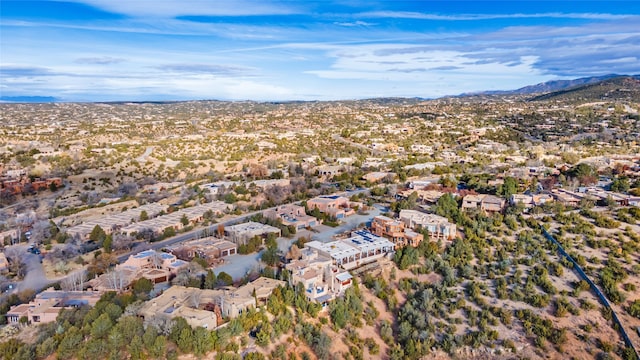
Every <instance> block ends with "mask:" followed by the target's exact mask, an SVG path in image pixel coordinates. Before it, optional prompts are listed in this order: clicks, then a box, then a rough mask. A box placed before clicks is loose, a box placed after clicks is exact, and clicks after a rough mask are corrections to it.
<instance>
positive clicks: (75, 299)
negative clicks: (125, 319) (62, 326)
mask: <svg viewBox="0 0 640 360" xmlns="http://www.w3.org/2000/svg"><path fill="white" fill-rule="evenodd" d="M101 296H102V292H99V291H62V290H54V289H53V288H49V289H47V290H45V291H43V292H41V293H40V294H38V295H36V297H35V299H33V301H31V302H29V303H28V304H20V305H16V306H12V307H11V309H9V311H8V312H7V315H6V316H7V322H8V323H9V324H18V323H19V322H20V318H22V317H25V318H26V319H27V321H28V322H29V323H40V324H43V323H50V322H53V321H56V318H57V317H58V314H59V313H60V311H61V310H62V309H71V308H74V307H80V306H84V305H88V306H94V305H95V304H96V303H97V302H98V300H100V297H101Z"/></svg>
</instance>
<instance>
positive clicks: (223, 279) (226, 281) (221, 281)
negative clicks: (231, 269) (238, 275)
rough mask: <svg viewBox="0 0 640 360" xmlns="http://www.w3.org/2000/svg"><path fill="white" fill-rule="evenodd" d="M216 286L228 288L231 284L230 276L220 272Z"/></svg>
mask: <svg viewBox="0 0 640 360" xmlns="http://www.w3.org/2000/svg"><path fill="white" fill-rule="evenodd" d="M217 282H218V285H219V286H229V285H231V284H233V278H232V277H231V275H229V274H227V273H226V272H224V271H221V272H220V273H219V274H218V281H217Z"/></svg>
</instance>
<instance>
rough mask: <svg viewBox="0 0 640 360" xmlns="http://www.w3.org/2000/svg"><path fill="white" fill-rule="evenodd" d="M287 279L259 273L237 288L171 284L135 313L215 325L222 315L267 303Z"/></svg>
mask: <svg viewBox="0 0 640 360" xmlns="http://www.w3.org/2000/svg"><path fill="white" fill-rule="evenodd" d="M285 285H286V282H284V281H281V280H275V279H270V278H265V277H260V278H258V279H256V280H254V281H252V282H250V283H248V284H246V285H243V286H241V287H239V288H234V287H226V288H223V289H215V290H209V289H198V288H191V287H184V286H172V287H170V288H169V289H167V290H165V291H164V292H163V293H162V294H161V295H159V296H158V297H156V298H153V299H151V300H149V301H147V302H146V303H145V304H144V305H143V306H142V307H141V308H140V309H139V310H138V315H139V316H141V317H142V318H144V319H158V318H160V319H166V320H171V319H173V318H176V317H182V318H183V319H185V320H186V321H187V323H188V324H189V325H191V326H192V327H197V326H202V327H204V328H205V329H215V328H216V327H218V326H220V325H221V324H222V321H223V317H224V318H234V317H237V316H239V315H240V314H242V313H243V312H245V311H247V310H248V309H250V308H256V307H258V306H260V305H264V304H266V301H267V299H268V298H269V295H271V293H272V292H273V290H275V289H276V288H277V287H279V286H281V287H283V286H285Z"/></svg>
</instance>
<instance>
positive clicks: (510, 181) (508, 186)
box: [498, 176, 518, 199]
mask: <svg viewBox="0 0 640 360" xmlns="http://www.w3.org/2000/svg"><path fill="white" fill-rule="evenodd" d="M517 192H518V181H517V180H516V179H515V178H512V177H510V176H507V177H505V178H504V183H503V184H502V185H500V186H499V187H498V195H501V196H502V197H504V198H505V199H509V198H510V197H511V195H513V194H515V193H517Z"/></svg>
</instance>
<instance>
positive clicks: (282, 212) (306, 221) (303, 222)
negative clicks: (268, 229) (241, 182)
mask: <svg viewBox="0 0 640 360" xmlns="http://www.w3.org/2000/svg"><path fill="white" fill-rule="evenodd" d="M264 216H265V217H267V218H269V219H274V220H278V219H279V220H280V221H282V224H284V225H287V226H294V227H295V228H296V229H298V230H300V229H304V228H306V227H314V226H317V225H320V222H319V221H318V219H316V218H314V217H313V216H309V215H307V213H306V212H305V210H304V207H302V206H300V205H294V204H286V205H280V206H276V207H275V208H274V209H271V210H267V211H265V212H264Z"/></svg>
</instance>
